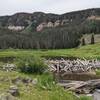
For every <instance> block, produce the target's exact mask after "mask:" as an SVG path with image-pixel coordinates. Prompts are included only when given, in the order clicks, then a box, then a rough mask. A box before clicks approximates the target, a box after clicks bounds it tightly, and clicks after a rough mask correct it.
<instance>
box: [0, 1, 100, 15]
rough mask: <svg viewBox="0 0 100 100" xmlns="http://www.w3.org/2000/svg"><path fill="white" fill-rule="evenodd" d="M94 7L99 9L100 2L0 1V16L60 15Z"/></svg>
mask: <svg viewBox="0 0 100 100" xmlns="http://www.w3.org/2000/svg"><path fill="white" fill-rule="evenodd" d="M95 7H100V0H1V1H0V15H7V14H14V13H16V12H31V13H32V12H35V11H43V12H48V13H58V14H61V13H66V12H69V11H74V10H81V9H87V8H95Z"/></svg>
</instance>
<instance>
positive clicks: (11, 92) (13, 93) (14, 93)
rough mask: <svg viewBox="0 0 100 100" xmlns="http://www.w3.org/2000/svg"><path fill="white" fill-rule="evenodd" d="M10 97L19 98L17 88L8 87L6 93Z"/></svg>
mask: <svg viewBox="0 0 100 100" xmlns="http://www.w3.org/2000/svg"><path fill="white" fill-rule="evenodd" d="M8 92H9V93H10V94H11V95H12V96H19V94H20V93H19V89H18V87H17V86H10V88H9V91H8Z"/></svg>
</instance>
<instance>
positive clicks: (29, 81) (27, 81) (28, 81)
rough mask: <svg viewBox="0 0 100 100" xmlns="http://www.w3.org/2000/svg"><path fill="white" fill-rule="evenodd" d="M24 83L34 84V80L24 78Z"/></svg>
mask: <svg viewBox="0 0 100 100" xmlns="http://www.w3.org/2000/svg"><path fill="white" fill-rule="evenodd" d="M22 82H23V83H25V84H29V83H31V82H32V79H31V78H24V79H22Z"/></svg>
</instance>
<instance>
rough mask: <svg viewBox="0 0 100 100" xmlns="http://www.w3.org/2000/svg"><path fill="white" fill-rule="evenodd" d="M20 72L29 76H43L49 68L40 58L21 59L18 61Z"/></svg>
mask: <svg viewBox="0 0 100 100" xmlns="http://www.w3.org/2000/svg"><path fill="white" fill-rule="evenodd" d="M17 67H18V69H19V71H21V72H24V73H28V74H42V73H44V72H45V71H46V69H47V66H46V65H45V64H44V61H43V59H42V58H40V57H35V56H34V57H23V58H22V57H21V58H18V59H17Z"/></svg>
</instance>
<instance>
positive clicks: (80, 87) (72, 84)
mask: <svg viewBox="0 0 100 100" xmlns="http://www.w3.org/2000/svg"><path fill="white" fill-rule="evenodd" d="M58 85H60V86H62V87H64V88H65V89H67V90H72V91H74V92H76V93H78V94H89V93H93V92H94V91H95V89H100V79H96V80H89V81H68V80H67V81H63V80H62V81H60V82H59V83H58Z"/></svg>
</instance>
